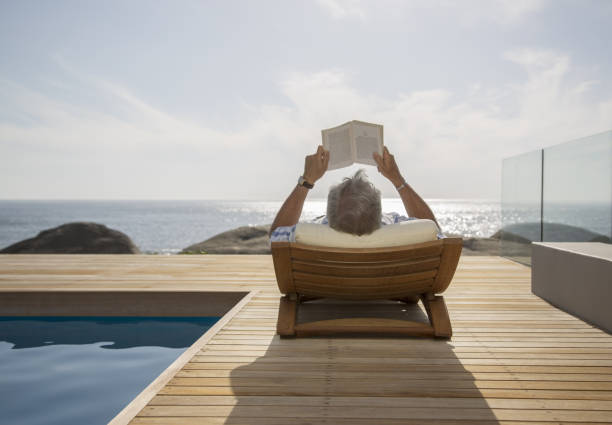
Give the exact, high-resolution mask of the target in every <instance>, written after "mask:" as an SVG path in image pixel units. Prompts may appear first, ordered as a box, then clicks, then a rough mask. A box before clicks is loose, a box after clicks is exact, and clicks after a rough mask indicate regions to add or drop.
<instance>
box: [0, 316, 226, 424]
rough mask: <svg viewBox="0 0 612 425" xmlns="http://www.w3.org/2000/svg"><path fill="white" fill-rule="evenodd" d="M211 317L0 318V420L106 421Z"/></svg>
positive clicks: (199, 332) (205, 327)
mask: <svg viewBox="0 0 612 425" xmlns="http://www.w3.org/2000/svg"><path fill="white" fill-rule="evenodd" d="M217 320H218V317H172V318H168V317H163V318H162V317H0V417H1V418H2V420H1V421H2V423H7V424H9V423H10V424H15V425H17V424H23V425H26V424H27V425H34V424H45V425H51V424H58V425H59V424H62V425H71V424H79V425H81V424H91V425H96V424H106V423H107V422H109V421H110V420H111V419H112V418H113V417H115V415H117V413H119V412H120V411H121V409H123V408H124V407H125V406H126V405H127V404H128V403H129V402H130V401H132V400H133V399H134V398H135V397H136V396H137V395H138V394H139V393H140V392H141V391H142V390H143V389H144V388H145V387H146V386H147V385H148V384H149V383H150V382H151V381H153V380H154V379H155V378H156V377H157V376H159V374H160V373H161V372H163V371H164V370H165V369H166V368H167V367H168V366H169V365H170V364H171V363H172V362H173V361H174V360H175V359H176V358H177V357H178V356H180V355H181V353H183V352H184V351H185V350H186V349H187V347H189V346H191V345H192V344H193V343H194V342H195V341H196V340H197V339H198V338H199V337H200V336H201V335H202V334H203V333H204V332H206V331H207V330H208V329H209V328H210V327H211V326H212V325H213V324H214V323H215V322H216V321H217Z"/></svg>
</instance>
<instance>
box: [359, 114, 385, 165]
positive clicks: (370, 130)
mask: <svg viewBox="0 0 612 425" xmlns="http://www.w3.org/2000/svg"><path fill="white" fill-rule="evenodd" d="M352 124H353V140H354V141H355V162H359V163H361V164H368V165H376V161H374V158H373V157H372V154H373V153H374V152H378V153H379V154H380V155H382V151H383V134H382V126H381V125H376V124H368V123H363V122H360V121H353V123H352Z"/></svg>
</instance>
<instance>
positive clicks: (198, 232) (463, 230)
mask: <svg viewBox="0 0 612 425" xmlns="http://www.w3.org/2000/svg"><path fill="white" fill-rule="evenodd" d="M427 202H428V203H429V205H430V206H431V208H432V210H433V211H434V214H435V215H436V218H437V219H438V221H439V223H440V226H441V227H442V230H443V231H444V232H445V233H447V234H459V235H463V236H467V237H487V236H490V235H492V234H493V233H495V232H496V231H497V230H499V228H500V226H501V212H500V203H499V201H496V200H490V199H489V200H487V199H428V200H427ZM281 204H282V201H209V200H206V201H191V200H189V201H186V200H185V201H102V200H100V201H35V200H32V201H8V200H1V201H0V249H1V248H4V247H6V246H8V245H11V244H13V243H15V242H19V241H20V240H23V239H27V238H31V237H34V236H36V235H37V234H38V232H40V231H41V230H45V229H48V228H51V227H56V226H59V225H61V224H64V223H68V222H73V221H92V222H96V223H100V224H104V225H106V226H108V227H110V228H113V229H116V230H119V231H121V232H123V233H125V234H126V235H128V236H129V237H130V238H131V239H132V241H134V243H135V244H136V245H137V246H138V247H139V248H140V250H141V251H142V252H143V253H157V254H175V253H177V252H179V251H181V250H182V249H183V248H186V247H187V246H189V245H192V244H194V243H197V242H201V241H204V240H206V239H208V238H210V237H211V236H214V235H216V234H218V233H221V232H224V231H226V230H230V229H233V228H236V227H239V226H249V225H257V224H270V223H272V220H273V219H274V216H275V215H276V212H277V211H278V209H279V208H280V206H281ZM325 206H326V200H323V199H321V200H309V201H306V203H305V205H304V209H303V211H302V217H301V219H302V220H310V219H313V218H315V217H318V216H320V215H323V214H325ZM383 211H384V212H392V211H395V212H398V213H400V214H405V210H404V207H403V204H402V202H401V200H400V199H399V198H398V199H383Z"/></svg>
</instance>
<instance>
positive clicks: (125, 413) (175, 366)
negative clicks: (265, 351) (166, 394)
mask: <svg viewBox="0 0 612 425" xmlns="http://www.w3.org/2000/svg"><path fill="white" fill-rule="evenodd" d="M258 292H259V291H258V290H254V291H249V292H247V294H246V295H245V296H244V297H242V299H240V301H238V302H237V303H236V304H235V305H234V306H233V307H232V308H231V309H230V310H229V311H228V312H227V313H225V314H224V315H223V316H221V318H220V319H219V320H218V321H217V322H216V323H215V324H214V325H213V326H212V327H211V328H210V329H209V330H208V331H206V332H205V333H204V334H203V335H202V336H201V337H200V338H198V339H197V340H196V341H195V342H194V343H193V344H192V345H191V346H190V347H189V348H187V350H185V351H184V352H183V353H182V354H181V355H180V356H179V357H177V358H176V360H174V361H173V362H172V363H171V364H170V365H169V366H168V367H167V368H166V369H165V370H164V371H163V372H162V373H161V374H159V375H158V376H157V378H155V379H154V380H153V381H152V382H151V383H150V384H149V385H147V387H146V388H145V389H144V390H142V391H141V392H140V394H138V395H137V396H136V397H135V398H134V399H133V400H132V401H130V402H129V403H128V404H127V406H125V407H124V408H123V409H122V410H121V411H120V412H119V413H118V414H117V415H116V416H115V417H114V418H113V419H112V420H111V421H110V422H108V425H127V424H128V423H129V422H130V421H131V420H132V419H134V418H135V417H136V415H138V413H139V412H140V411H141V410H142V409H143V408H144V407H145V406H146V405H147V404H148V403H149V402H150V401H151V400H152V399H153V397H155V396H156V395H157V393H158V392H159V391H160V390H161V389H162V388H164V386H165V385H166V384H167V383H168V382H170V380H171V379H172V378H173V377H174V376H175V375H176V374H177V373H178V372H179V371H180V370H181V369H182V368H183V366H185V365H186V364H187V363H188V362H189V361H190V360H191V359H192V358H193V357H194V356H195V355H196V354H197V353H198V352H199V351H200V350H201V349H202V348H203V347H204V346H205V345H206V344H207V343H208V341H210V340H211V339H212V337H213V336H215V335H216V334H217V332H219V331H220V330H221V329H223V327H224V326H225V325H226V324H227V323H228V322H229V321H230V320H231V319H233V317H234V316H235V315H236V314H237V313H238V312H239V311H240V310H242V308H243V307H244V306H245V305H246V304H248V303H249V301H251V299H252V298H253V297H254V296H255V295H256V294H257V293H258Z"/></svg>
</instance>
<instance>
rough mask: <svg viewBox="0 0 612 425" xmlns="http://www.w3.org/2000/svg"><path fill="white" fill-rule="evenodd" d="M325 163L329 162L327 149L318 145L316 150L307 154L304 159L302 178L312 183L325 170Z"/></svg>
mask: <svg viewBox="0 0 612 425" xmlns="http://www.w3.org/2000/svg"><path fill="white" fill-rule="evenodd" d="M327 164H329V151H326V150H325V149H323V146H322V145H319V147H318V148H317V152H316V153H314V154H312V155H307V156H306V159H305V160H304V180H306V181H307V182H308V183H311V184H314V183H315V182H316V181H317V180H319V179H320V178H321V177H323V174H325V171H327Z"/></svg>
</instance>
